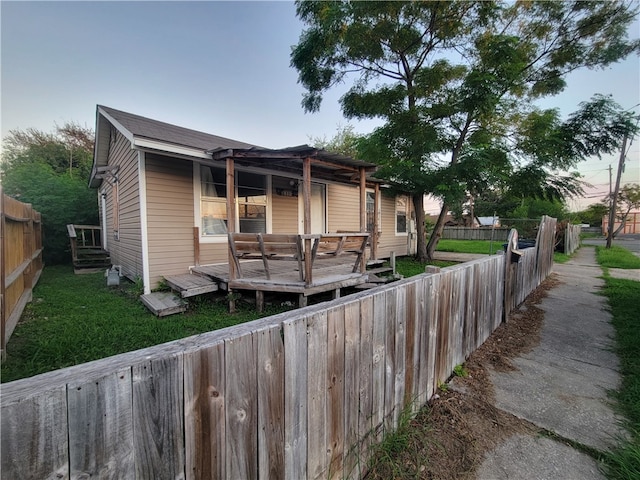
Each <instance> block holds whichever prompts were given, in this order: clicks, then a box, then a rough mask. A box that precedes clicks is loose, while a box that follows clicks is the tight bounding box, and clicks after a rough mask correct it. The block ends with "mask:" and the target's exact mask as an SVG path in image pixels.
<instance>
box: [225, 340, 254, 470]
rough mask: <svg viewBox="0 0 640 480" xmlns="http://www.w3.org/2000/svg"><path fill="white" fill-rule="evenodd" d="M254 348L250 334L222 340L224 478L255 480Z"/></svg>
mask: <svg viewBox="0 0 640 480" xmlns="http://www.w3.org/2000/svg"><path fill="white" fill-rule="evenodd" d="M256 356H257V349H256V345H255V342H254V339H253V334H252V333H247V334H245V335H241V336H238V337H235V338H231V339H227V340H225V355H224V360H225V387H226V401H225V406H226V409H225V416H226V439H227V447H226V461H227V467H226V470H227V472H226V473H227V479H229V480H232V479H236V478H257V475H258V456H257V455H256V452H257V451H258V395H257V388H256V385H257V373H256Z"/></svg>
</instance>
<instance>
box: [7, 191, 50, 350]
mask: <svg viewBox="0 0 640 480" xmlns="http://www.w3.org/2000/svg"><path fill="white" fill-rule="evenodd" d="M41 273H42V226H41V215H40V213H38V212H36V211H35V210H33V209H32V208H31V205H29V204H26V203H21V202H19V201H17V200H15V199H13V198H11V197H8V196H7V195H5V194H3V193H2V187H1V186H0V351H1V352H2V354H4V350H5V347H6V345H7V342H8V341H9V338H10V337H11V334H12V333H13V330H14V328H15V326H16V324H17V323H18V320H19V319H20V316H21V315H22V312H23V310H24V308H25V306H26V305H27V303H29V302H30V301H31V298H32V289H33V287H34V286H35V284H36V283H37V282H38V279H39V278H40V274H41Z"/></svg>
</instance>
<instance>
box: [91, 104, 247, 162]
mask: <svg viewBox="0 0 640 480" xmlns="http://www.w3.org/2000/svg"><path fill="white" fill-rule="evenodd" d="M98 108H100V109H101V110H103V111H104V112H105V113H106V114H108V115H109V116H111V117H112V118H113V119H114V120H116V121H117V122H119V123H120V124H121V125H122V126H123V127H124V128H126V129H127V130H128V131H130V132H131V133H132V134H133V135H134V136H135V137H140V138H147V139H150V140H158V141H161V142H167V143H172V144H175V145H182V146H185V147H192V148H197V149H201V150H203V151H206V150H212V149H216V148H251V147H255V146H256V145H252V144H250V143H245V142H239V141H237V140H232V139H230V138H224V137H219V136H218V135H211V134H209V133H204V132H198V131H196V130H191V129H188V128H184V127H179V126H177V125H171V124H170V123H164V122H159V121H158V120H152V119H150V118H146V117H141V116H140V115H134V114H132V113H127V112H123V111H121V110H116V109H115V108H110V107H105V106H103V105H98Z"/></svg>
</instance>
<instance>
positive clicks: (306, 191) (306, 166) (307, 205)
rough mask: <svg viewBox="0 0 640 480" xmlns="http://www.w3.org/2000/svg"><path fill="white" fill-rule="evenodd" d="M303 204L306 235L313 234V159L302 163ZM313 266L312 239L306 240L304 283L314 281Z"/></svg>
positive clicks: (308, 283) (306, 159)
mask: <svg viewBox="0 0 640 480" xmlns="http://www.w3.org/2000/svg"><path fill="white" fill-rule="evenodd" d="M302 202H303V206H304V234H305V235H310V234H311V158H309V157H307V158H305V159H304V160H303V161H302ZM312 267H313V265H312V264H311V238H305V240H304V281H305V284H306V285H310V284H311V282H312V281H313V277H312V275H313V274H312Z"/></svg>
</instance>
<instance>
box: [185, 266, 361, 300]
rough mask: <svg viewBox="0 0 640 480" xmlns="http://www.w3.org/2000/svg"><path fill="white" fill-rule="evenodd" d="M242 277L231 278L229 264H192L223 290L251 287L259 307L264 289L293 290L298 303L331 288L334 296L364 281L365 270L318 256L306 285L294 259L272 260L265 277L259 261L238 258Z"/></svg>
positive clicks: (196, 272) (276, 290)
mask: <svg viewBox="0 0 640 480" xmlns="http://www.w3.org/2000/svg"><path fill="white" fill-rule="evenodd" d="M240 263H241V266H242V272H243V278H238V279H235V280H233V281H230V278H229V264H228V263H223V264H217V265H202V266H197V267H193V268H192V269H191V272H192V274H195V275H200V276H203V277H205V278H209V279H212V280H214V281H215V282H216V283H217V284H218V285H219V286H220V288H221V289H222V290H227V291H229V290H231V291H233V290H252V291H255V292H256V306H257V307H258V309H261V308H262V302H263V293H264V292H283V293H296V294H298V295H299V297H298V299H299V303H300V305H301V306H304V305H306V302H307V300H306V297H308V296H309V295H315V294H317V293H322V292H328V291H332V292H333V294H334V295H333V296H334V298H338V297H339V296H340V289H341V288H345V287H352V286H355V285H359V284H362V283H366V282H367V277H368V273H367V272H365V273H360V272H355V273H354V272H353V266H352V264H351V262H349V261H345V259H344V258H324V259H321V260H319V259H317V260H316V261H315V263H314V264H313V281H312V282H311V283H310V284H308V285H307V284H306V283H305V282H304V281H303V280H300V271H299V267H298V265H297V264H295V263H293V262H286V261H282V262H271V265H270V275H269V276H270V278H267V275H266V272H265V270H264V266H263V262H262V261H261V260H241V261H240Z"/></svg>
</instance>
